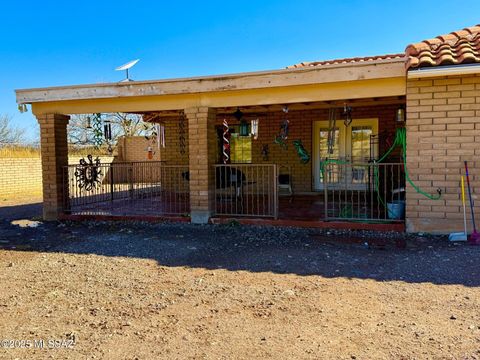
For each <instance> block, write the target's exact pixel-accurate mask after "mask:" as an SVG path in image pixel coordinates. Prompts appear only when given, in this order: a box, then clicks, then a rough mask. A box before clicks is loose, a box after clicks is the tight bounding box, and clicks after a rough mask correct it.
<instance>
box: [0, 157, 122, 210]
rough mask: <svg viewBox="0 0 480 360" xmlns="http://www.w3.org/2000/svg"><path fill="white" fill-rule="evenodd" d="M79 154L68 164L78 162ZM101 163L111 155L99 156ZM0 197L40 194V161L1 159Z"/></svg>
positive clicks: (36, 159) (34, 159)
mask: <svg viewBox="0 0 480 360" xmlns="http://www.w3.org/2000/svg"><path fill="white" fill-rule="evenodd" d="M80 158H81V156H72V157H69V158H68V163H69V164H78V162H79V161H80ZM100 159H101V161H102V163H109V162H112V160H113V157H103V156H101V157H100ZM1 164H2V165H1V172H0V197H2V198H4V199H9V200H10V199H15V198H19V197H26V196H32V197H41V196H42V161H41V159H40V158H39V157H38V158H4V159H1Z"/></svg>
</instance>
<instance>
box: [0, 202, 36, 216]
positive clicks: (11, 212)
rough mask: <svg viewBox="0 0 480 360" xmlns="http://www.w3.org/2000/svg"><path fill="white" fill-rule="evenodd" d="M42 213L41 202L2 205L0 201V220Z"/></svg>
mask: <svg viewBox="0 0 480 360" xmlns="http://www.w3.org/2000/svg"><path fill="white" fill-rule="evenodd" d="M41 215H42V203H32V204H19V205H7V206H2V204H1V203H0V220H17V219H31V218H36V217H38V218H39V217H40V216H41Z"/></svg>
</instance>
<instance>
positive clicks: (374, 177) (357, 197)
mask: <svg viewBox="0 0 480 360" xmlns="http://www.w3.org/2000/svg"><path fill="white" fill-rule="evenodd" d="M322 177H323V182H324V197H325V218H326V220H349V221H361V220H363V221H382V222H383V221H389V222H390V221H403V217H402V216H401V215H402V214H398V213H397V212H398V210H397V209H402V207H403V209H404V206H405V171H404V167H403V164H402V163H373V162H372V163H362V162H358V163H355V162H354V163H347V162H341V161H337V162H335V161H334V162H329V163H328V164H326V165H325V167H324V169H323V174H322ZM400 212H401V210H400ZM397 215H400V216H397ZM396 217H397V218H396Z"/></svg>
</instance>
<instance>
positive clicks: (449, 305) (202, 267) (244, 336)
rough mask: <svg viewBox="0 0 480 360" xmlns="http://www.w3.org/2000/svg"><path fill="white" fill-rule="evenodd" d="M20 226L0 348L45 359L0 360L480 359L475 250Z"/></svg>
mask: <svg viewBox="0 0 480 360" xmlns="http://www.w3.org/2000/svg"><path fill="white" fill-rule="evenodd" d="M18 224H19V225H13V224H12V223H11V222H10V221H7V220H4V221H3V222H1V223H0V269H2V270H1V271H0V286H1V288H2V291H1V292H0V318H1V319H2V321H1V322H0V339H19V340H39V339H44V340H45V348H44V349H38V348H37V349H34V348H28V349H5V348H3V349H1V348H0V358H2V359H3V358H6V359H9V358H12V359H14V358H18V359H24V358H28V359H43V358H55V359H57V358H58V359H62V358H71V359H77V358H79V359H161V358H165V359H190V358H192V359H193V358H195V359H197V358H205V359H230V358H241V359H252V358H275V359H292V358H298V359H319V358H320V359H480V301H479V300H480V288H479V286H480V265H479V264H478V261H479V256H480V247H475V246H468V245H466V244H461V245H453V244H451V243H448V241H446V240H445V239H444V238H442V237H428V236H418V235H415V236H413V235H409V236H407V235H404V234H397V233H369V232H364V231H358V232H349V231H326V230H319V229H315V230H308V229H292V228H270V227H253V226H238V225H236V224H230V225H218V226H213V225H208V226H198V225H191V224H168V223H165V224H143V223H128V224H126V223H118V222H117V223H94V222H84V223H45V224H42V223H40V224H34V225H38V226H37V227H28V226H27V225H31V223H29V222H18ZM22 226H23V227H22ZM405 244H406V247H405V248H402V246H404V245H405ZM49 339H58V340H63V343H62V342H58V343H55V344H57V345H58V348H48V346H47V344H48V342H47V341H48V340H49ZM70 343H73V345H72V347H67V348H65V347H64V346H68V345H71V344H70ZM55 344H54V345H55ZM53 347H55V346H53Z"/></svg>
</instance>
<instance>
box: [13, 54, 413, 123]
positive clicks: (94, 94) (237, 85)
mask: <svg viewBox="0 0 480 360" xmlns="http://www.w3.org/2000/svg"><path fill="white" fill-rule="evenodd" d="M405 81H406V77H405V68H404V61H403V60H401V59H388V60H378V61H372V62H368V63H359V64H354V65H352V64H334V65H327V66H321V67H307V68H299V69H286V70H277V71H269V72H255V73H244V74H233V75H223V76H210V77H199V78H188V79H173V80H160V81H138V82H129V83H111V84H96V85H80V86H68V87H55V88H44V89H28V90H17V91H16V94H17V103H19V104H32V111H33V112H34V113H35V114H45V113H62V114H76V113H93V112H115V111H121V112H142V111H144V112H145V111H155V110H178V109H184V108H188V107H194V106H209V107H217V108H219V107H235V106H264V105H272V104H292V103H305V102H318V101H334V100H343V99H362V98H372V97H382V96H399V95H405Z"/></svg>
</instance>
